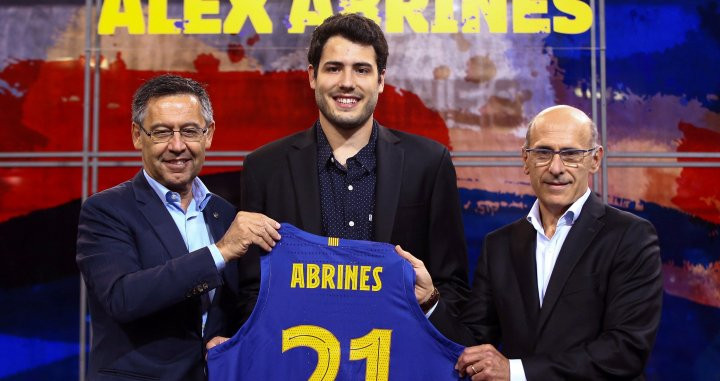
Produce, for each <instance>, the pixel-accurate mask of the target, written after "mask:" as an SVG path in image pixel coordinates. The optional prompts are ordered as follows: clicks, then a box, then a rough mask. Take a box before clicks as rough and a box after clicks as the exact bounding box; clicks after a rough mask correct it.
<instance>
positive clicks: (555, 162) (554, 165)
mask: <svg viewBox="0 0 720 381" xmlns="http://www.w3.org/2000/svg"><path fill="white" fill-rule="evenodd" d="M549 170H550V173H552V174H560V173H563V172H565V163H563V161H562V159H561V158H560V154H559V153H558V152H554V153H553V155H552V158H550V168H549Z"/></svg>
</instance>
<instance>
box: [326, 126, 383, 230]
mask: <svg viewBox="0 0 720 381" xmlns="http://www.w3.org/2000/svg"><path fill="white" fill-rule="evenodd" d="M315 130H316V132H317V142H318V151H317V153H318V155H317V160H318V161H317V166H318V179H319V180H320V207H321V209H322V210H321V215H322V225H323V234H324V235H326V236H329V237H339V238H347V239H362V240H371V239H372V233H373V215H372V214H373V210H374V208H375V183H376V173H375V168H376V165H375V164H376V157H375V146H376V143H377V131H378V127H377V122H374V123H373V129H372V134H371V135H370V141H369V142H368V144H367V145H366V146H365V147H363V148H362V149H361V150H360V151H358V153H357V154H356V155H355V156H353V157H351V158H349V159H348V160H347V161H346V162H345V167H343V166H342V165H341V164H340V163H338V161H337V160H335V157H334V156H333V153H332V148H331V147H330V143H329V142H328V140H327V137H325V133H324V132H323V131H322V128H320V123H319V122H316V123H315Z"/></svg>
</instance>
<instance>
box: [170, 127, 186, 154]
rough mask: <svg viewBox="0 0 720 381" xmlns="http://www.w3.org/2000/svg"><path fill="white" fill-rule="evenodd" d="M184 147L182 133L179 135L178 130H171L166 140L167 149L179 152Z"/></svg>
mask: <svg viewBox="0 0 720 381" xmlns="http://www.w3.org/2000/svg"><path fill="white" fill-rule="evenodd" d="M175 132H177V133H175ZM185 148H186V145H185V140H183V138H182V135H180V131H173V134H172V136H171V137H170V140H169V141H168V149H170V151H172V152H180V151H184V150H185Z"/></svg>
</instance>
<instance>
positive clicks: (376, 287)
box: [372, 267, 383, 291]
mask: <svg viewBox="0 0 720 381" xmlns="http://www.w3.org/2000/svg"><path fill="white" fill-rule="evenodd" d="M382 270H383V268H382V267H376V268H374V269H373V279H375V285H374V286H373V287H372V290H373V291H380V289H381V288H382V280H380V273H381V272H382Z"/></svg>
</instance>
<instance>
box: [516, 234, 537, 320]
mask: <svg viewBox="0 0 720 381" xmlns="http://www.w3.org/2000/svg"><path fill="white" fill-rule="evenodd" d="M510 236H511V237H512V238H511V239H510V256H511V258H512V262H513V267H514V268H515V276H517V282H518V285H519V287H520V294H521V296H522V301H523V307H524V308H525V313H526V315H527V317H528V326H529V327H530V332H533V331H534V329H535V324H536V323H537V319H538V314H539V312H540V301H539V296H538V289H537V269H536V263H535V239H536V236H537V232H536V231H535V229H534V228H533V226H532V224H530V223H529V222H527V221H525V220H521V221H519V222H518V223H516V224H515V225H514V227H513V229H512V232H511V235H510Z"/></svg>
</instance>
